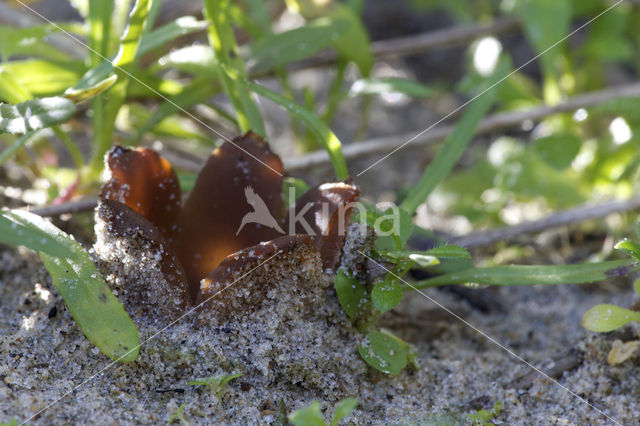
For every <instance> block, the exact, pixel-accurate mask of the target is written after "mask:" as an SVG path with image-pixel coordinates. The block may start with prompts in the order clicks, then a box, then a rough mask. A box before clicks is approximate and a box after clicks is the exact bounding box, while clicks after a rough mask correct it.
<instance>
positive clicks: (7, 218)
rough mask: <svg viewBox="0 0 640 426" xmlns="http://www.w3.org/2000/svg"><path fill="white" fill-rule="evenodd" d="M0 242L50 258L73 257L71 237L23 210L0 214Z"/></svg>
mask: <svg viewBox="0 0 640 426" xmlns="http://www.w3.org/2000/svg"><path fill="white" fill-rule="evenodd" d="M0 242H3V243H5V244H11V245H14V246H24V247H27V248H29V249H31V250H34V251H38V252H42V253H46V254H48V255H50V256H57V257H73V256H75V251H74V244H75V242H73V240H72V239H71V237H69V236H68V235H67V234H65V233H64V232H62V231H61V230H59V229H58V228H56V227H55V226H54V225H53V224H51V222H49V221H48V220H46V219H43V218H42V217H40V216H37V215H34V214H32V213H28V212H26V211H23V210H4V211H1V212H0Z"/></svg>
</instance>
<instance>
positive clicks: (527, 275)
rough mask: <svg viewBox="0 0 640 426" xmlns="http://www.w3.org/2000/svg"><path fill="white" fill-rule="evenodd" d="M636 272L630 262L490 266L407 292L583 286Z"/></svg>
mask: <svg viewBox="0 0 640 426" xmlns="http://www.w3.org/2000/svg"><path fill="white" fill-rule="evenodd" d="M635 269H636V268H635V266H634V262H633V261H630V260H611V261H607V262H598V263H585V264H579V265H557V266H556V265H553V266H532V265H506V266H490V267H486V268H470V269H465V270H463V271H456V272H451V273H448V274H444V275H440V276H437V277H434V278H429V279H426V280H422V281H418V282H416V283H415V284H413V285H412V287H406V288H405V290H410V289H411V288H417V289H422V288H429V287H438V286H443V285H449V284H465V283H476V284H485V285H499V286H521V285H537V284H542V285H555V284H583V283H590V282H594V281H602V280H605V279H608V278H612V277H617V276H624V275H626V274H628V273H630V272H632V271H634V270H635Z"/></svg>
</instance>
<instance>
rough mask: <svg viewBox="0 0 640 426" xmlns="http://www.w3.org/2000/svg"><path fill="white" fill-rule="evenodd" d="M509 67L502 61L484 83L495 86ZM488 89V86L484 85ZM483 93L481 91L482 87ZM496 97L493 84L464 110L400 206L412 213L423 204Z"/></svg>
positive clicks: (446, 172)
mask: <svg viewBox="0 0 640 426" xmlns="http://www.w3.org/2000/svg"><path fill="white" fill-rule="evenodd" d="M508 70H509V62H508V61H506V60H502V61H500V63H499V64H498V66H497V67H496V71H495V72H494V74H493V75H492V76H491V77H490V78H489V79H488V80H487V82H486V84H485V86H484V87H486V88H489V87H492V85H494V84H495V83H496V82H498V81H500V79H501V78H503V77H504V76H505V75H506V74H507V71H508ZM484 90H486V89H484ZM481 93H482V91H481ZM495 97H496V87H492V88H491V89H489V90H488V91H486V92H484V93H483V94H482V95H480V96H479V97H478V98H476V99H474V100H473V101H472V102H471V103H470V104H469V105H468V106H467V109H466V111H465V112H464V114H463V116H462V118H461V119H460V121H459V122H458V124H456V127H455V129H454V130H453V132H452V133H451V134H450V135H449V136H448V137H447V138H446V139H445V141H444V145H443V146H442V148H440V151H438V154H436V156H435V158H434V159H433V161H432V162H431V164H429V166H428V167H427V169H426V170H425V171H424V174H423V175H422V178H421V179H420V182H418V184H417V185H416V186H414V187H413V188H411V190H410V191H409V193H408V194H407V198H406V199H405V200H404V201H403V202H402V204H401V205H400V207H402V208H404V209H405V210H406V211H408V212H409V213H410V214H411V215H413V214H414V213H415V211H416V209H417V208H418V206H419V205H420V204H422V203H423V202H424V201H425V200H426V199H427V197H428V196H429V194H431V192H432V191H433V190H434V189H435V188H436V186H438V184H440V182H442V181H443V180H444V178H445V177H446V176H447V175H448V174H449V172H450V171H451V169H453V166H454V165H455V164H456V163H457V162H458V159H459V158H460V156H461V155H462V153H463V152H464V151H465V149H466V148H467V145H468V144H469V142H470V141H471V139H472V138H473V135H474V134H475V132H476V127H478V123H479V122H480V120H482V118H483V117H484V116H485V115H486V114H487V112H488V111H489V108H491V106H492V105H493V102H494V100H495Z"/></svg>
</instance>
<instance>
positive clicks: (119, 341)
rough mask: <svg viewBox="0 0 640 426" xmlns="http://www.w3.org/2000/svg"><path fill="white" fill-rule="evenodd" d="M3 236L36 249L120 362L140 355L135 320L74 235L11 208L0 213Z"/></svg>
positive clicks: (96, 339)
mask: <svg viewBox="0 0 640 426" xmlns="http://www.w3.org/2000/svg"><path fill="white" fill-rule="evenodd" d="M0 241H2V242H3V243H8V244H13V245H23V246H25V247H27V248H30V249H32V250H35V251H37V252H38V254H39V255H40V257H41V258H42V261H43V262H44V265H45V267H46V268H47V270H48V271H49V273H50V274H51V278H52V280H53V285H54V286H55V287H56V288H57V289H58V291H59V292H60V295H61V296H62V298H63V299H64V301H65V303H66V304H67V307H68V309H69V312H70V313H71V315H72V316H73V318H74V319H75V320H76V322H77V323H78V326H79V327H80V329H81V330H82V332H83V333H84V335H85V336H86V337H87V338H88V339H89V341H91V343H93V344H94V345H96V346H97V347H98V348H99V349H100V350H101V351H102V352H103V353H104V354H105V355H107V356H108V357H110V358H111V359H114V360H117V361H122V362H131V361H134V360H135V359H136V358H137V356H138V352H139V348H138V345H139V342H140V340H139V335H138V330H137V329H136V326H135V325H134V323H133V321H131V318H129V316H128V315H127V313H126V312H125V310H124V307H123V306H122V304H121V303H120V302H119V301H118V299H116V297H115V296H114V295H113V294H112V293H111V291H110V289H109V286H107V284H106V283H105V282H104V281H103V280H102V278H101V276H100V274H99V273H98V271H97V270H96V268H95V266H94V264H93V263H92V262H91V260H90V259H89V255H88V254H87V252H86V251H84V249H83V248H82V247H81V246H80V244H78V243H77V242H75V241H74V240H73V238H72V237H71V236H69V235H67V234H65V233H64V232H62V231H61V230H59V229H58V228H56V227H55V226H54V225H52V224H51V223H50V222H48V221H46V220H45V219H43V218H41V217H39V216H37V215H34V214H32V213H28V212H26V211H20V210H10V211H3V212H1V214H0Z"/></svg>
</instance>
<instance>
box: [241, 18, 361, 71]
mask: <svg viewBox="0 0 640 426" xmlns="http://www.w3.org/2000/svg"><path fill="white" fill-rule="evenodd" d="M348 26H349V25H348V23H347V22H346V21H345V20H332V19H329V18H320V19H316V20H314V21H311V22H309V23H308V24H307V25H305V26H303V27H299V28H295V29H293V30H289V31H284V32H282V33H278V34H273V35H268V36H266V37H264V38H261V39H259V40H258V41H256V42H255V43H254V44H252V45H251V46H249V48H248V49H247V50H245V51H243V52H242V53H241V55H242V57H243V58H244V60H245V61H246V62H247V66H248V67H249V68H250V69H251V71H252V73H254V74H255V73H263V72H266V71H270V70H273V69H275V68H278V67H281V66H283V65H287V64H289V63H291V62H295V61H300V60H302V59H305V58H308V57H310V56H312V55H314V54H315V53H318V52H320V51H321V50H322V49H324V48H326V47H328V46H330V45H331V44H332V43H333V42H334V41H335V40H337V39H338V38H339V37H340V36H341V34H342V33H344V32H345V31H346V30H347V28H348Z"/></svg>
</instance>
